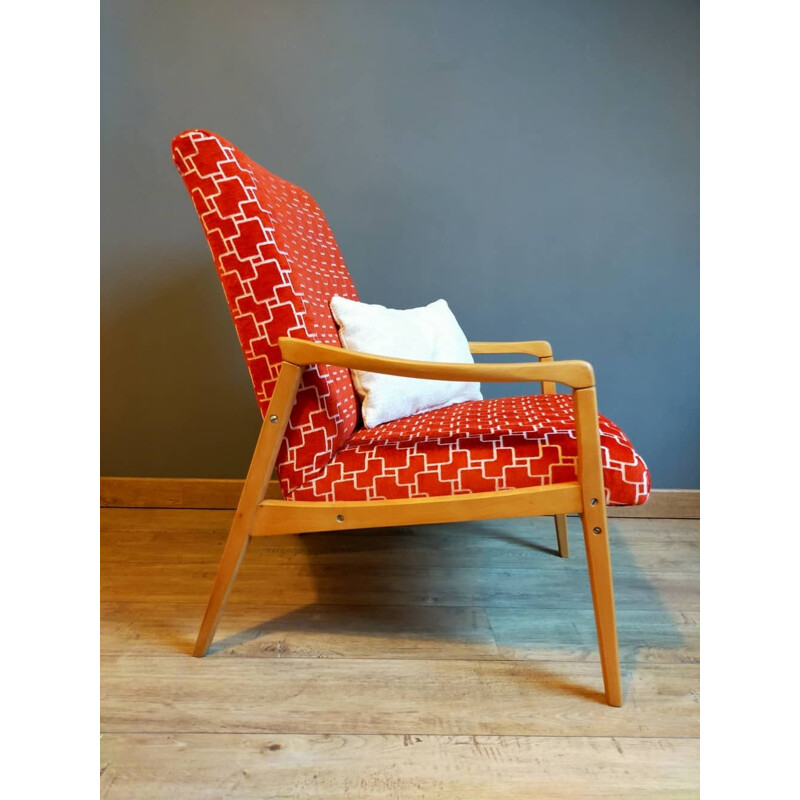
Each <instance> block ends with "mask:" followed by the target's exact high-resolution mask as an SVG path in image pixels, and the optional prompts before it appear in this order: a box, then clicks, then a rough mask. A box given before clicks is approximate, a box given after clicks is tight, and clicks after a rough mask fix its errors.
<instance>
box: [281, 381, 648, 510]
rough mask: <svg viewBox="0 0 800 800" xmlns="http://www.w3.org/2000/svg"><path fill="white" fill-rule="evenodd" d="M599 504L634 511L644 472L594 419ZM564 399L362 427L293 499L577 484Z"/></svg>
mask: <svg viewBox="0 0 800 800" xmlns="http://www.w3.org/2000/svg"><path fill="white" fill-rule="evenodd" d="M600 445H601V450H602V454H603V475H604V480H605V491H606V502H607V503H609V504H610V505H639V504H641V503H644V502H645V500H647V496H648V494H649V493H650V473H649V470H648V469H647V465H646V464H645V463H644V461H643V460H642V458H641V457H640V456H639V455H638V454H637V452H636V451H635V450H634V448H633V445H632V444H631V441H630V439H628V437H627V436H626V435H625V433H624V432H623V431H622V430H621V429H620V428H619V427H617V426H616V425H615V424H614V423H613V422H611V421H610V420H608V419H606V418H605V417H604V416H602V415H600ZM576 458H577V441H576V439H575V417H574V413H573V407H572V397H571V395H561V394H552V395H530V396H527V397H503V398H499V399H494V400H475V401H470V402H466V403H459V404H458V405H453V406H447V407H445V408H440V409H436V410H435V411H428V412H425V413H423V414H416V415H415V416H413V417H406V418H404V419H399V420H395V421H393V422H387V423H385V424H384V425H378V426H377V427H374V428H361V429H360V430H357V431H356V432H355V433H354V434H353V436H352V437H350V439H349V440H348V441H347V442H345V444H344V445H343V446H342V447H341V448H340V449H339V451H338V452H337V453H336V455H335V456H334V457H333V459H332V460H331V461H330V463H329V464H328V466H327V467H326V468H325V469H324V470H322V472H321V473H320V474H319V475H318V476H317V477H315V478H314V479H313V480H311V481H309V482H308V483H306V484H304V485H303V486H301V487H299V488H298V489H296V490H295V491H294V492H292V493H291V495H289V499H292V500H339V501H341V500H393V499H402V498H411V497H437V496H443V495H451V494H469V493H472V492H492V491H497V490H500V489H522V488H526V487H530V486H545V485H549V484H555V483H566V482H569V481H574V480H576V473H575V462H576Z"/></svg>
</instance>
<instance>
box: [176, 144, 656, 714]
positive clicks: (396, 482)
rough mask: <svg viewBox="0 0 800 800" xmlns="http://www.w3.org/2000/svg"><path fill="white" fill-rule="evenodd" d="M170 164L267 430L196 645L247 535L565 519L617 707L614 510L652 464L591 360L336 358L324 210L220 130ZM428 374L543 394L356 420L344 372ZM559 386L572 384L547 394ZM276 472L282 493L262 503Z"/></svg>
mask: <svg viewBox="0 0 800 800" xmlns="http://www.w3.org/2000/svg"><path fill="white" fill-rule="evenodd" d="M173 158H174V161H175V164H176V166H177V167H178V170H179V172H180V173H181V175H182V177H183V179H184V181H185V183H186V186H187V188H188V190H189V193H190V195H191V197H192V199H193V201H194V204H195V208H196V210H197V212H198V214H199V216H200V219H201V222H202V224H203V228H204V230H205V233H206V237H207V239H208V243H209V246H210V248H211V252H212V255H213V256H214V261H215V264H216V266H217V270H218V273H219V277H220V280H221V282H222V284H223V288H224V290H225V293H226V296H227V300H228V303H229V306H230V310H231V314H232V316H233V319H234V323H235V325H236V329H237V333H238V335H239V339H240V342H241V344H242V348H243V351H244V354H245V358H246V360H247V363H248V367H249V370H250V375H251V378H252V380H253V384H254V388H255V390H256V397H257V399H258V402H259V405H260V408H261V411H262V414H263V424H262V427H261V432H260V434H259V437H258V441H257V443H256V447H255V451H254V453H253V457H252V461H251V464H250V468H249V471H248V473H247V478H246V480H245V484H244V489H243V491H242V495H241V498H240V500H239V505H238V508H237V510H236V514H235V516H234V520H233V523H232V526H231V530H230V533H229V536H228V539H227V542H226V545H225V549H224V551H223V555H222V560H221V563H220V565H219V569H218V572H217V576H216V578H215V581H214V585H213V588H212V592H211V597H210V599H209V602H208V606H207V608H206V611H205V615H204V617H203V621H202V623H201V626H200V632H199V634H198V637H197V642H196V644H195V648H194V655H195V656H203V655H205V653H206V652H207V651H208V648H209V646H210V645H211V641H212V639H213V636H214V632H215V629H216V626H217V623H218V621H219V618H220V615H221V613H222V610H223V607H224V604H225V600H226V599H227V596H228V594H229V592H230V589H231V587H232V585H233V582H234V580H235V578H236V574H237V572H238V569H239V565H240V564H241V562H242V559H243V557H244V555H245V552H246V549H247V545H248V542H249V541H250V539H251V538H252V537H254V536H269V535H278V534H288V533H307V532H312V531H327V530H339V529H341V530H349V529H355V528H367V527H376V526H387V525H414V524H425V523H436V522H446V521H462V520H477V519H491V518H499V517H524V516H537V515H552V516H554V517H555V520H556V533H557V540H558V547H559V553H560V555H561V556H563V557H567V556H568V543H567V529H566V516H565V515H566V514H570V513H575V514H579V515H580V517H581V521H582V526H583V533H584V543H585V546H586V552H587V558H588V565H589V581H590V585H591V590H592V600H593V604H594V610H595V621H596V625H597V636H598V643H599V649H600V660H601V665H602V672H603V681H604V686H605V695H606V701H607V702H608V703H609V704H610V705H612V706H620V705H621V704H622V687H621V681H620V668H619V656H618V646H617V632H616V624H615V614H614V594H613V585H612V577H611V560H610V551H609V543H608V529H607V521H606V503H607V502H610V503H615V504H623V505H628V504H638V503H643V502H645V500H646V499H647V496H648V493H649V490H650V477H649V472H648V470H647V467H646V465H645V464H644V462H643V461H642V459H641V458H640V457H639V455H638V454H637V453H636V451H635V450H634V448H633V446H632V444H631V443H630V440H629V439H628V438H627V436H625V434H624V433H623V432H622V430H621V429H620V428H619V427H617V426H616V425H614V423H612V422H610V421H609V420H607V419H606V418H605V417H602V416H599V415H598V411H597V400H596V393H595V381H594V373H593V370H592V367H591V366H590V365H589V364H588V363H586V362H584V361H554V360H553V353H552V349H551V347H550V345H549V344H548V343H547V342H544V341H531V342H498V343H492V342H474V343H471V344H470V349H471V351H472V352H473V353H475V354H488V353H507V354H520V355H528V356H533V357H535V358H537V359H538V361H528V362H522V363H506V364H478V363H476V364H443V363H428V362H421V361H409V360H404V359H397V358H387V357H382V356H377V355H370V354H366V353H356V352H352V351H347V350H344V349H343V348H341V347H340V346H339V341H338V334H337V328H336V325H335V323H334V321H333V318H332V316H331V313H330V309H329V307H328V303H329V301H330V298H331V296H333V295H334V294H338V295H342V296H345V297H349V298H351V299H354V300H357V299H358V296H357V294H356V291H355V287H354V286H353V284H352V281H351V279H350V276H349V273H348V272H347V268H346V266H345V264H344V261H343V260H342V257H341V254H340V253H339V250H338V247H337V246H336V242H335V240H334V239H333V235H332V233H331V231H330V228H329V227H328V225H327V222H326V221H325V218H324V216H323V215H322V212H321V210H320V209H319V207H318V206H317V205H316V203H315V202H314V201H313V199H312V198H311V197H310V196H309V195H308V194H307V193H306V192H304V191H303V190H302V189H299V188H298V187H296V186H294V185H292V184H290V183H288V182H286V181H284V180H282V179H280V178H277V177H276V176H274V175H272V174H271V173H269V172H268V171H267V170H265V169H264V168H263V167H260V166H259V165H258V164H256V163H255V162H253V161H252V160H250V159H249V158H248V157H247V156H245V155H244V154H243V153H242V152H241V151H240V150H238V149H237V148H236V147H234V146H233V145H232V144H230V143H229V142H227V141H226V140H224V139H222V138H221V137H219V136H217V135H216V134H213V133H210V132H206V131H199V130H190V131H186V132H184V133H182V134H180V135H179V136H178V137H176V138H175V140H174V141H173ZM351 369H360V370H366V371H371V372H380V373H387V374H392V375H400V376H405V377H410V378H428V379H434V380H460V381H485V382H537V383H541V387H542V394H538V395H529V396H523V397H514V398H501V399H498V400H483V401H470V402H467V403H461V404H458V405H456V406H448V407H446V408H443V409H437V410H435V411H431V412H426V413H423V414H417V415H415V416H414V417H409V418H408V419H406V420H395V421H394V422H389V423H385V424H384V425H379V426H377V427H375V428H371V429H365V428H359V427H358V424H357V423H358V413H357V403H356V397H355V393H354V389H353V385H352V381H351V378H350V373H349V370H351ZM556 384H563V385H565V386H567V387H569V388H570V389H571V396H570V395H561V394H556V392H555V389H556ZM276 467H277V470H278V476H279V479H280V485H281V492H282V494H283V499H280V500H276V499H267V498H266V494H267V486H268V484H269V481H270V478H271V476H272V473H273V470H274V469H275V468H276Z"/></svg>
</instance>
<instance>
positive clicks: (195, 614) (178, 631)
mask: <svg viewBox="0 0 800 800" xmlns="http://www.w3.org/2000/svg"><path fill="white" fill-rule="evenodd" d="M202 613H203V604H202V603H158V604H154V603H149V602H119V603H113V602H107V603H103V604H102V605H101V636H102V652H103V654H104V655H114V654H116V655H156V656H162V657H170V656H179V655H181V654H184V653H188V652H189V650H190V649H191V643H192V641H193V637H194V634H195V631H196V630H197V624H198V621H199V620H200V618H201V616H202ZM617 619H618V622H619V637H620V657H621V660H622V661H623V663H627V664H629V665H631V664H636V663H638V662H647V663H657V664H680V663H689V664H691V663H697V662H698V661H699V659H700V615H699V614H698V613H697V612H692V611H670V610H666V609H661V610H658V609H656V610H646V611H640V610H635V609H632V610H628V609H618V610H617ZM211 652H212V653H213V654H214V655H215V656H218V657H242V658H422V659H454V658H455V659H471V660H481V661H482V660H486V659H489V660H495V661H497V660H510V661H523V660H533V661H592V662H595V663H596V662H597V661H598V660H599V657H598V652H597V637H596V635H595V629H594V616H593V612H592V611H591V609H547V610H546V611H543V612H541V613H534V612H532V611H531V609H530V608H527V607H509V608H481V607H475V606H456V607H453V606H438V607H437V606H427V607H413V606H412V607H408V606H365V605H362V606H348V605H304V604H302V603H301V604H297V605H283V606H281V605H274V604H273V605H263V604H260V605H248V604H237V605H233V606H231V607H230V608H229V610H228V613H227V614H225V615H224V616H223V617H222V621H221V623H220V625H219V628H218V629H217V637H216V641H215V642H214V644H213V645H212V648H211Z"/></svg>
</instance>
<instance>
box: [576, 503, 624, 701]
mask: <svg viewBox="0 0 800 800" xmlns="http://www.w3.org/2000/svg"><path fill="white" fill-rule="evenodd" d="M601 502H602V501H601ZM598 505H599V504H598ZM599 516H600V515H598V514H591V513H584V514H581V523H582V525H583V538H584V541H585V543H586V559H587V561H588V562H589V584H590V585H591V588H592V603H593V605H594V620H595V625H596V627H597V643H598V645H599V648H600V663H601V665H602V668H603V685H604V686H605V690H606V702H607V703H608V704H609V705H610V706H621V705H622V677H621V675H620V667H619V644H618V642H617V623H616V613H615V610H614V584H613V580H612V577H611V553H610V550H609V546H608V531H607V526H606V524H605V504H603V509H602V518H603V519H602V523H600V520H599V519H598V517H599ZM597 530H599V531H600V533H595V531H597Z"/></svg>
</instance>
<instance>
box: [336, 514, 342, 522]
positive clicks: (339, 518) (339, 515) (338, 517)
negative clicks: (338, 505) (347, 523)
mask: <svg viewBox="0 0 800 800" xmlns="http://www.w3.org/2000/svg"><path fill="white" fill-rule="evenodd" d="M336 521H337V522H344V514H337V515H336Z"/></svg>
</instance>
